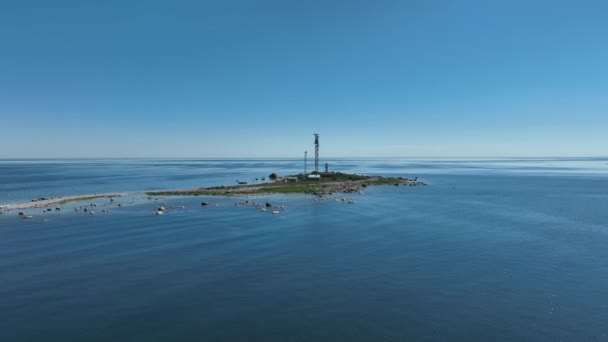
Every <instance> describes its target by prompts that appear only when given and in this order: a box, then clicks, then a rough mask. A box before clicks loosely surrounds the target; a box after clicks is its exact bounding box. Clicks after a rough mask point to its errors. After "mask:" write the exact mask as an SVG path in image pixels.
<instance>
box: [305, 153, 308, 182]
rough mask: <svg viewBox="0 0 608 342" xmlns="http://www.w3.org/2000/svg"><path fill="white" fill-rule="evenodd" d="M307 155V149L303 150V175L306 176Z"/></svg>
mask: <svg viewBox="0 0 608 342" xmlns="http://www.w3.org/2000/svg"><path fill="white" fill-rule="evenodd" d="M307 157H308V151H304V177H306V159H307Z"/></svg>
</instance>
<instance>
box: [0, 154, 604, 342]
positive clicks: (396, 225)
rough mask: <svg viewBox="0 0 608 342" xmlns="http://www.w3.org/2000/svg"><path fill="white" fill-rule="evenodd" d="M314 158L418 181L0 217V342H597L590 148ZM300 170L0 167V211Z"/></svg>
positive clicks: (600, 240) (30, 163)
mask: <svg viewBox="0 0 608 342" xmlns="http://www.w3.org/2000/svg"><path fill="white" fill-rule="evenodd" d="M326 161H327V162H329V165H330V169H332V170H337V171H344V172H355V173H364V174H381V175H393V176H404V177H416V176H417V177H419V179H421V180H423V181H425V182H427V183H428V184H429V186H427V187H394V186H384V187H369V188H367V189H366V190H365V193H364V194H363V195H346V196H348V197H352V198H353V199H354V200H356V202H357V203H356V204H349V203H347V202H342V201H340V202H336V201H335V200H333V199H331V200H330V199H326V200H321V201H315V200H314V197H312V196H307V195H293V196H284V195H274V196H264V197H260V198H210V197H172V198H168V199H162V198H159V202H161V201H164V202H165V204H164V206H165V207H166V208H167V213H166V214H165V215H163V216H154V215H153V214H152V213H153V212H154V210H155V208H156V207H157V206H158V202H154V201H149V200H147V199H145V198H144V199H141V198H133V199H132V198H119V199H117V200H116V203H124V204H125V205H124V206H122V207H117V206H116V205H112V206H111V207H110V206H108V207H105V208H108V209H110V212H109V213H101V209H102V208H104V207H102V205H107V204H109V203H108V200H107V199H100V200H95V201H93V202H95V203H97V204H98V205H99V206H98V207H96V208H95V210H96V212H97V215H95V216H88V215H85V214H84V213H82V212H75V211H74V210H73V205H65V206H64V210H62V211H61V212H59V213H56V212H52V213H46V214H43V213H42V212H41V209H36V210H24V211H25V212H27V213H28V214H31V215H33V216H34V218H33V219H32V220H23V219H20V218H19V217H18V216H17V211H11V212H6V213H3V214H0V341H74V340H86V341H149V340H184V341H186V340H189V341H219V340H223V341H254V340H255V341H383V340H384V341H446V340H452V341H608V158H567V159H554V158H510V159H502V158H496V159H492V158H479V159H458V158H453V159H420V158H418V159H408V158H395V159H392V158H386V159H382V158H379V159H335V160H333V159H332V160H322V162H323V163H325V162H326ZM310 165H312V163H311V164H310ZM309 167H310V166H309ZM302 168H303V165H302V162H301V161H300V160H295V159H270V160H264V159H247V160H245V159H243V160H241V159H219V160H210V159H205V160H174V159H162V160H161V159H159V160H156V159H135V160H0V205H4V204H10V203H18V202H27V201H29V200H30V199H32V198H38V197H56V196H62V195H74V194H91V193H107V192H125V191H140V190H151V189H167V188H168V189H175V188H194V187H200V186H211V185H231V184H236V180H244V181H249V182H251V181H252V180H253V179H254V178H256V177H257V178H259V177H262V176H268V175H269V174H270V173H271V172H278V173H280V174H289V173H295V172H301V171H302V170H301V169H302ZM309 170H310V168H309ZM244 200H249V201H251V200H253V201H260V202H262V201H264V202H265V201H268V202H271V203H273V204H277V205H284V206H285V210H283V211H282V212H281V214H279V215H272V214H271V213H270V212H260V211H258V210H256V209H254V208H251V207H244V206H235V205H234V202H240V201H244ZM201 201H208V202H211V203H212V205H211V206H208V207H201V205H200V203H201ZM87 203H88V202H87ZM216 204H217V205H216ZM181 206H184V208H181ZM44 220H46V221H44Z"/></svg>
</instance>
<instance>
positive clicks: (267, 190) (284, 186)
mask: <svg viewBox="0 0 608 342" xmlns="http://www.w3.org/2000/svg"><path fill="white" fill-rule="evenodd" d="M269 180H270V181H269V182H263V183H255V184H240V185H234V186H214V187H205V188H198V189H182V190H157V191H146V192H129V193H108V194H89V195H79V196H66V197H55V198H38V199H33V200H31V201H30V202H25V203H18V204H9V205H3V206H0V213H1V212H6V211H10V210H14V209H34V208H49V207H55V206H61V205H63V204H67V203H73V202H83V201H89V200H94V199H102V198H109V199H110V201H112V202H113V201H114V200H113V198H119V197H125V196H130V195H147V196H255V195H272V194H308V195H315V196H324V195H331V194H337V193H361V192H362V190H363V188H365V187H368V186H375V185H391V186H423V185H427V184H426V183H424V182H422V181H419V180H418V178H413V179H409V178H404V177H385V176H365V175H357V174H348V173H341V172H324V173H317V174H313V175H312V177H311V175H304V174H298V175H292V176H285V177H280V176H277V175H276V174H274V173H273V174H271V175H270V176H269ZM118 206H120V204H118ZM56 210H60V209H59V208H56Z"/></svg>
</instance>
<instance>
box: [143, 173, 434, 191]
mask: <svg viewBox="0 0 608 342" xmlns="http://www.w3.org/2000/svg"><path fill="white" fill-rule="evenodd" d="M269 179H271V181H270V182H268V183H258V184H240V185H234V186H215V187H207V188H198V189H190V190H164V191H149V192H146V194H148V195H149V196H243V195H270V194H310V195H317V196H323V195H331V194H334V193H357V192H361V191H362V189H363V188H365V187H367V186H373V185H394V186H421V185H426V183H424V182H422V181H419V180H418V178H414V179H408V178H403V177H383V176H365V175H357V174H348V173H341V172H322V173H321V172H320V173H312V174H310V175H304V174H297V175H291V176H286V177H280V176H277V175H276V174H274V173H273V174H271V175H270V176H269Z"/></svg>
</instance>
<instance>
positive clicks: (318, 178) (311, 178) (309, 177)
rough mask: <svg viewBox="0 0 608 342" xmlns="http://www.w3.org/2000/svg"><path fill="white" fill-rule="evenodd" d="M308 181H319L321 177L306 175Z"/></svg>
mask: <svg viewBox="0 0 608 342" xmlns="http://www.w3.org/2000/svg"><path fill="white" fill-rule="evenodd" d="M308 180H321V175H308Z"/></svg>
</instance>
